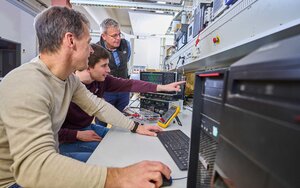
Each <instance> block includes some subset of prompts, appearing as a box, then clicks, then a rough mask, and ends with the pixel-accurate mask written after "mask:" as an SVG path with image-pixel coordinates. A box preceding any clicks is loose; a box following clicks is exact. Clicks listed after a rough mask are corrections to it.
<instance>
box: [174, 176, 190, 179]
mask: <svg viewBox="0 0 300 188" xmlns="http://www.w3.org/2000/svg"><path fill="white" fill-rule="evenodd" d="M185 178H187V176H186V177H180V178H172V180H183V179H185Z"/></svg>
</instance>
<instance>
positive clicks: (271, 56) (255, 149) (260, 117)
mask: <svg viewBox="0 0 300 188" xmlns="http://www.w3.org/2000/svg"><path fill="white" fill-rule="evenodd" d="M299 49H300V35H299V36H296V37H292V38H289V39H286V40H282V41H279V42H276V43H272V44H270V45H267V46H263V47H262V48H259V49H258V50H256V51H255V52H253V53H251V54H249V55H248V56H246V57H244V58H243V59H241V60H239V61H238V62H236V63H234V64H233V65H231V66H230V71H229V74H228V83H227V92H226V99H225V105H224V112H223V113H222V117H221V125H220V135H219V140H218V151H217V156H216V163H215V168H214V169H215V170H214V177H213V180H212V187H220V188H233V187H234V188H254V187H255V188H288V187H289V188H299V187H300V172H299V169H300V147H299V143H300V53H299Z"/></svg>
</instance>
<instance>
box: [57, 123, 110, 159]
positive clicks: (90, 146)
mask: <svg viewBox="0 0 300 188" xmlns="http://www.w3.org/2000/svg"><path fill="white" fill-rule="evenodd" d="M85 130H93V131H95V132H96V133H97V134H98V135H99V136H100V137H102V138H103V137H104V136H105V135H106V133H107V132H108V131H109V129H108V128H106V127H103V126H101V125H97V124H91V125H89V126H87V127H85V128H83V129H80V130H79V131H85ZM99 143H100V142H98V141H93V142H83V141H76V142H74V143H63V144H60V145H59V151H60V154H62V155H65V156H67V157H71V158H73V159H77V160H79V161H82V162H86V161H87V160H88V159H89V157H90V156H91V155H92V153H93V152H94V150H95V149H96V148H97V146H98V144H99Z"/></svg>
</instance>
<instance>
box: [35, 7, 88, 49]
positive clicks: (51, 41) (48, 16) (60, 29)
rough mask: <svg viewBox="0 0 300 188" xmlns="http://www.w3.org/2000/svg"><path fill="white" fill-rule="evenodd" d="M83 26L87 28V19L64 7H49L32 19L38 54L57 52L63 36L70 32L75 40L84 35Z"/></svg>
mask: <svg viewBox="0 0 300 188" xmlns="http://www.w3.org/2000/svg"><path fill="white" fill-rule="evenodd" d="M84 24H85V25H86V26H88V27H89V25H90V23H89V21H88V19H87V18H86V17H85V16H84V15H83V14H81V13H80V12H78V11H75V10H73V9H69V8H66V7H58V6H53V7H50V8H48V9H46V10H44V11H43V12H41V13H40V14H38V15H37V16H36V17H35V19H34V26H35V30H36V34H37V37H38V41H39V51H40V52H51V53H54V52H57V50H59V49H60V46H61V44H62V41H63V38H64V35H65V34H66V33H67V32H71V33H73V34H74V35H75V37H76V38H80V37H81V36H82V34H83V33H84Z"/></svg>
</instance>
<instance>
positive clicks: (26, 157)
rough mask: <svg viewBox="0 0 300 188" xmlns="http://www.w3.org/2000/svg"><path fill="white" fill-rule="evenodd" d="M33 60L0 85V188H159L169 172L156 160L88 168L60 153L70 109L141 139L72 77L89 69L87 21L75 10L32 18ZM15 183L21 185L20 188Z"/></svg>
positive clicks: (150, 131)
mask: <svg viewBox="0 0 300 188" xmlns="http://www.w3.org/2000/svg"><path fill="white" fill-rule="evenodd" d="M35 28H36V33H37V36H38V41H39V51H40V55H39V57H38V58H36V59H34V60H32V61H31V62H30V63H26V64H24V65H22V66H21V67H19V68H17V69H15V70H13V71H11V72H10V73H9V74H8V75H7V76H6V77H5V78H4V79H3V80H2V82H1V83H0V106H1V108H0V187H9V186H15V187H17V186H18V185H20V186H21V187H38V188H42V187H51V188H54V187H72V188H74V187H80V188H82V187H131V188H134V187H144V188H147V187H159V186H160V185H161V184H162V174H163V175H164V176H166V177H167V178H169V177H170V173H171V172H170V169H169V168H168V167H167V166H166V165H164V164H162V163H160V162H156V161H142V162H139V163H137V164H134V165H131V166H128V167H124V168H106V167H99V166H93V165H87V164H85V163H81V162H79V161H76V160H73V159H71V158H68V157H64V156H62V155H60V154H59V153H58V149H57V148H58V147H57V146H58V139H57V133H58V130H59V129H60V127H61V125H62V123H63V121H64V119H65V117H66V113H67V110H68V107H69V105H70V102H71V101H72V102H74V103H75V104H77V105H78V106H80V107H81V108H82V109H83V110H84V111H85V112H86V113H88V114H89V115H91V116H92V115H93V116H96V117H98V118H99V119H101V120H103V121H106V122H108V123H110V124H112V125H116V126H121V127H124V128H126V129H128V130H132V131H133V132H137V133H139V134H144V135H150V136H155V135H156V133H155V132H158V131H160V129H159V128H158V127H156V126H139V125H135V124H134V122H132V121H131V120H129V119H127V118H126V117H125V116H123V115H122V114H121V113H120V112H119V111H118V110H116V109H115V108H114V107H112V106H111V105H110V104H109V103H107V102H105V101H104V100H102V99H100V98H97V97H96V96H94V95H93V94H91V93H90V92H89V91H88V90H87V89H86V87H85V86H84V85H83V84H82V83H81V82H80V80H79V79H78V78H77V77H76V76H74V75H73V74H72V73H73V72H74V71H75V70H83V69H86V68H87V65H88V64H87V63H88V57H89V54H90V53H91V52H92V49H91V48H90V45H89V42H90V40H91V39H90V35H89V31H88V29H89V22H88V20H87V19H86V17H85V16H84V15H82V14H81V13H79V12H77V11H74V10H72V9H68V8H63V7H52V8H49V9H47V10H45V11H44V12H42V13H41V14H39V15H38V16H37V17H36V19H35ZM17 184H18V185H17Z"/></svg>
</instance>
